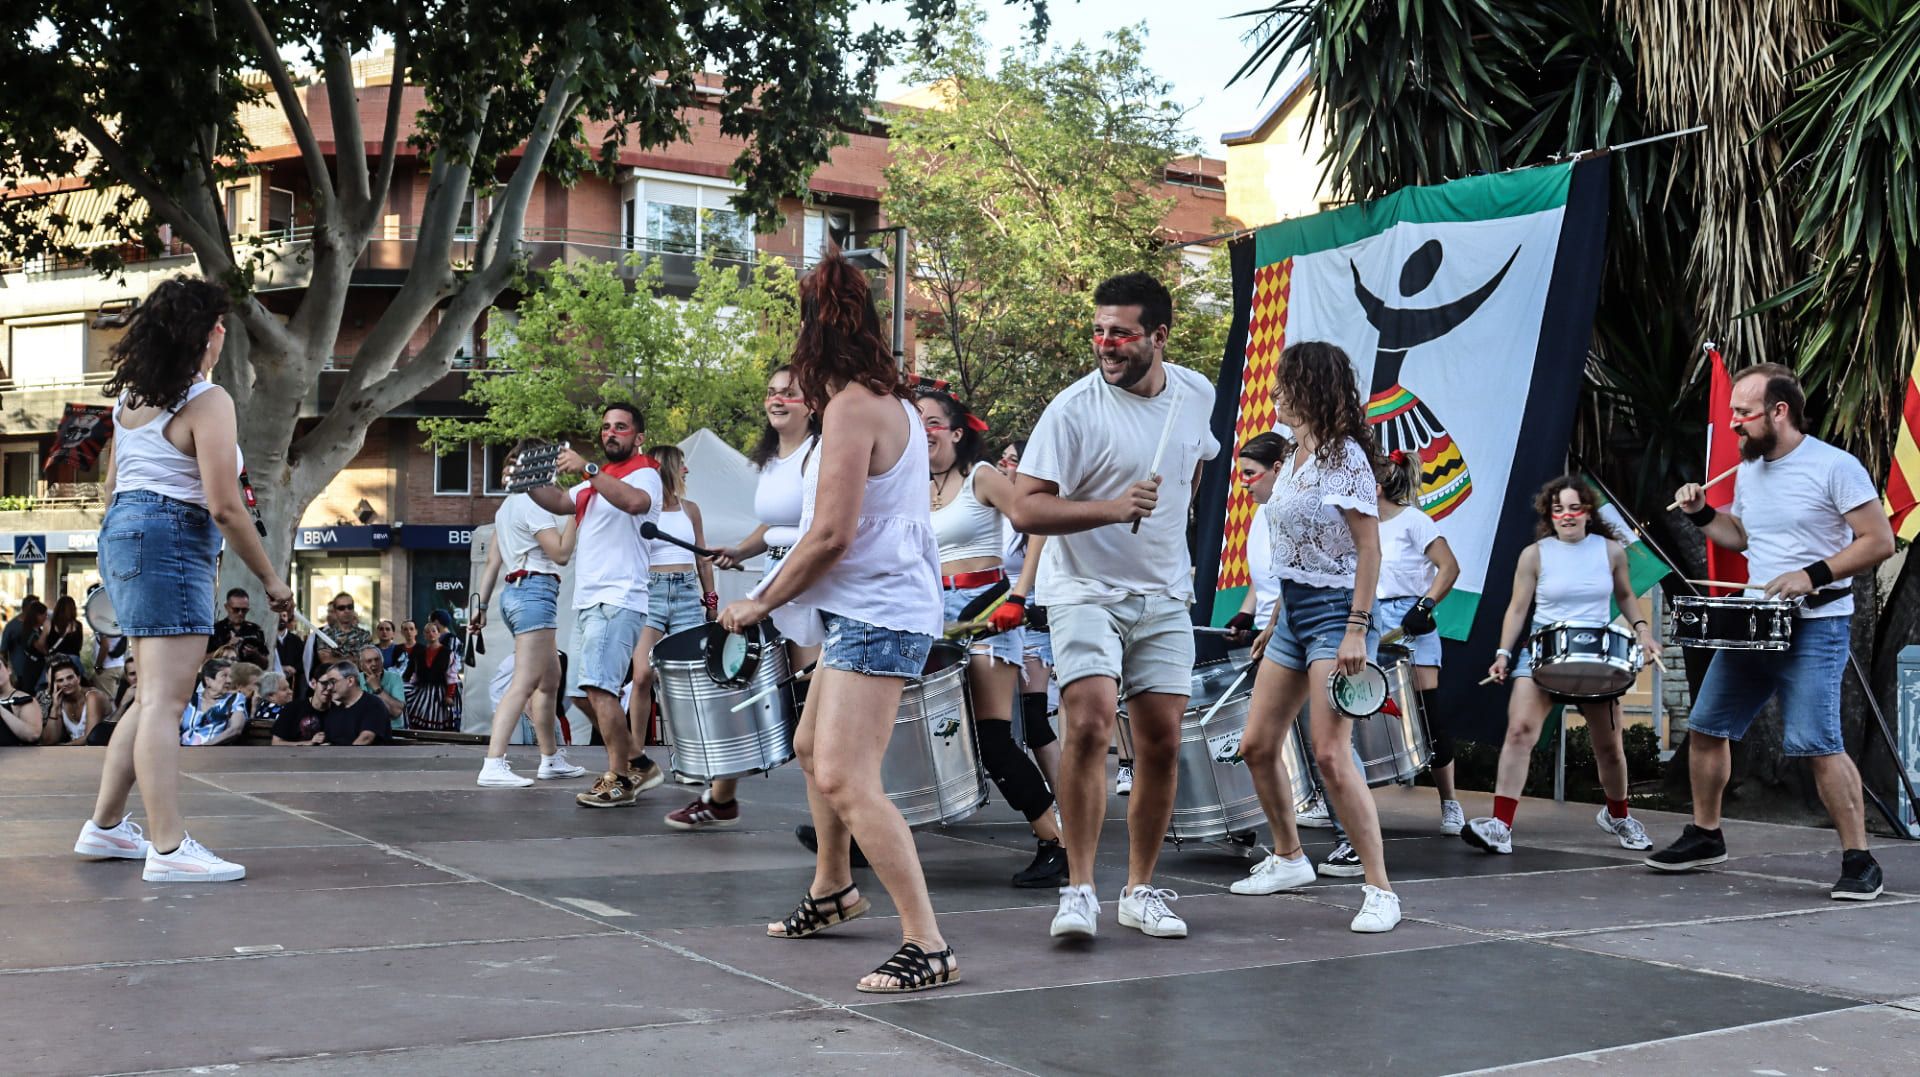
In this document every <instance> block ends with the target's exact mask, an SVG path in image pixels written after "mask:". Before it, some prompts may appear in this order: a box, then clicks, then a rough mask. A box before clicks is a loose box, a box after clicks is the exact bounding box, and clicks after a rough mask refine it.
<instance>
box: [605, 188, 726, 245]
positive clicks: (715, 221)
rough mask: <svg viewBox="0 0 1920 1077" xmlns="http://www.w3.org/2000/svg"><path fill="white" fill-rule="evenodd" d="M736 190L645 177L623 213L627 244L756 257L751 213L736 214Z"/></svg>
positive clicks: (629, 199)
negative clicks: (732, 197) (734, 199)
mask: <svg viewBox="0 0 1920 1077" xmlns="http://www.w3.org/2000/svg"><path fill="white" fill-rule="evenodd" d="M732 193H733V190H732V188H728V187H713V186H707V185H704V184H696V183H683V182H680V181H677V180H666V179H650V178H644V177H643V178H641V179H639V180H638V181H636V183H635V184H634V187H633V194H632V195H631V196H630V197H629V198H628V200H627V203H626V205H625V207H624V208H623V210H622V213H621V220H622V224H623V227H624V229H625V236H626V243H627V246H628V248H630V249H634V248H638V249H644V250H650V251H658V252H660V253H663V254H717V255H719V256H721V257H723V258H738V259H742V260H749V259H751V258H752V257H753V216H752V215H751V214H747V213H739V212H736V211H735V210H734V208H733V204H732V202H731V201H729V199H730V198H731V196H732Z"/></svg>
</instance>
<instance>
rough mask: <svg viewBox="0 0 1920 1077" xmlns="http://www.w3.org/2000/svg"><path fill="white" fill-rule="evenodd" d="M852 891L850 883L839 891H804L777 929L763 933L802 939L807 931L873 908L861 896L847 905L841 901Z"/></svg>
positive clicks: (813, 933) (814, 931)
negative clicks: (824, 894)
mask: <svg viewBox="0 0 1920 1077" xmlns="http://www.w3.org/2000/svg"><path fill="white" fill-rule="evenodd" d="M852 892H853V886H852V885H851V884H849V885H848V886H847V888H846V889H844V890H841V891H840V892H839V893H835V894H828V895H826V896H824V897H814V896H813V895H812V894H807V895H804V896H803V897H801V899H800V904H799V905H798V906H796V907H795V908H794V910H793V911H792V912H791V913H788V914H787V918H786V919H785V920H782V921H781V922H780V927H781V930H779V931H776V930H774V929H773V928H768V929H767V937H768V938H774V939H804V938H806V937H807V936H808V935H817V934H819V933H820V932H822V931H825V930H826V929H828V928H830V927H832V926H833V925H835V924H844V923H846V922H847V921H848V920H853V919H857V918H859V917H861V916H864V915H866V912H867V910H868V909H871V908H873V902H871V901H868V900H867V899H866V898H865V897H862V898H860V900H858V901H856V902H854V903H853V904H851V905H847V904H845V901H846V899H847V895H848V894H850V893H852Z"/></svg>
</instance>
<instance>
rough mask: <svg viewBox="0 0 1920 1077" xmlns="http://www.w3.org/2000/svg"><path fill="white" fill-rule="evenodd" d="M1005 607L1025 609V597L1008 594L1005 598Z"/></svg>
mask: <svg viewBox="0 0 1920 1077" xmlns="http://www.w3.org/2000/svg"><path fill="white" fill-rule="evenodd" d="M1007 605H1009V606H1014V607H1018V608H1020V609H1025V608H1026V605H1027V596H1026V595H1015V594H1009V595H1008V596H1007Z"/></svg>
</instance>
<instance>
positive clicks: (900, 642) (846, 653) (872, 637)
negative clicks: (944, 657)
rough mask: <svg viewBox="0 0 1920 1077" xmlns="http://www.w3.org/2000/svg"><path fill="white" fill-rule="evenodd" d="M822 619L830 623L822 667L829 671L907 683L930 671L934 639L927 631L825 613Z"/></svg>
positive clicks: (827, 625)
mask: <svg viewBox="0 0 1920 1077" xmlns="http://www.w3.org/2000/svg"><path fill="white" fill-rule="evenodd" d="M821 619H822V620H823V621H824V622H825V623H826V628H827V640H826V643H825V644H823V645H822V647H821V650H820V664H821V665H823V666H825V667H827V668H828V669H840V670H845V671H847V672H848V673H859V674H862V675H864V676H868V677H899V678H901V679H903V680H913V679H914V678H916V677H918V676H920V674H922V673H924V672H925V671H926V668H927V655H928V654H929V653H931V652H932V650H933V637H932V636H929V635H927V634H925V633H924V632H905V631H902V630H900V629H897V628H882V627H880V626H879V625H871V624H868V623H867V622H865V621H856V620H854V619H853V618H851V617H842V616H840V615H839V614H837V613H827V612H825V611H822V614H821Z"/></svg>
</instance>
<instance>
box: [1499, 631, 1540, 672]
mask: <svg viewBox="0 0 1920 1077" xmlns="http://www.w3.org/2000/svg"><path fill="white" fill-rule="evenodd" d="M1545 627H1547V626H1546V625H1545V624H1543V623H1541V622H1539V621H1535V622H1533V624H1532V625H1531V626H1529V627H1528V628H1527V634H1526V635H1524V636H1522V637H1520V646H1518V647H1515V648H1514V649H1513V657H1512V658H1511V659H1509V660H1508V661H1507V679H1508V680H1512V679H1513V678H1515V677H1527V678H1531V677H1532V676H1533V646H1532V641H1533V637H1534V636H1536V635H1538V634H1539V633H1540V630H1541V629H1543V628H1545Z"/></svg>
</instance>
